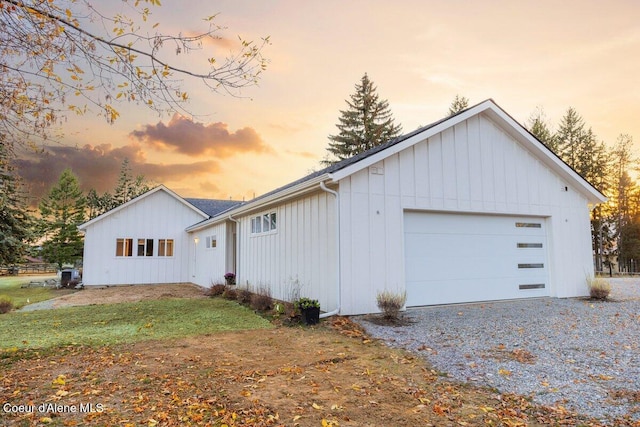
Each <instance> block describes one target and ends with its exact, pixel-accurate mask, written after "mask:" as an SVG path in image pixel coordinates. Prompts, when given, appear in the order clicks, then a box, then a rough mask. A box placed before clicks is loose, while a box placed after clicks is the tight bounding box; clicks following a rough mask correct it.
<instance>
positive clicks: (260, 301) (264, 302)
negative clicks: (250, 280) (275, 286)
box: [251, 288, 273, 311]
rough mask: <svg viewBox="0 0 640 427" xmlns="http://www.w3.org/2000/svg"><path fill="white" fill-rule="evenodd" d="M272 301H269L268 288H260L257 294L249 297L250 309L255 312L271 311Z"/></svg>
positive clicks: (269, 292) (269, 291) (269, 293)
mask: <svg viewBox="0 0 640 427" xmlns="http://www.w3.org/2000/svg"><path fill="white" fill-rule="evenodd" d="M272 306H273V300H272V299H271V290H270V289H269V288H260V289H258V293H256V294H253V295H252V296H251V308H253V309H254V310H257V311H267V310H271V307H272Z"/></svg>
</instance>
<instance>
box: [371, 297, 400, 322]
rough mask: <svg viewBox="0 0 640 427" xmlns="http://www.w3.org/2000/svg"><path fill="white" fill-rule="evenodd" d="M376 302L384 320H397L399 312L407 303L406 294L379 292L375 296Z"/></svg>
mask: <svg viewBox="0 0 640 427" xmlns="http://www.w3.org/2000/svg"><path fill="white" fill-rule="evenodd" d="M376 301H377V303H378V308H379V309H380V311H382V313H383V316H384V318H385V319H388V320H397V319H398V315H399V314H400V310H401V309H402V307H404V304H405V302H406V301H407V293H406V292H402V293H393V292H389V291H384V292H380V293H378V295H377V296H376Z"/></svg>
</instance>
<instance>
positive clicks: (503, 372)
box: [498, 369, 511, 377]
mask: <svg viewBox="0 0 640 427" xmlns="http://www.w3.org/2000/svg"><path fill="white" fill-rule="evenodd" d="M498 373H499V374H500V375H504V376H505V377H508V376H511V371H509V370H508V369H498Z"/></svg>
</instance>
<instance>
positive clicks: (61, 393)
mask: <svg viewBox="0 0 640 427" xmlns="http://www.w3.org/2000/svg"><path fill="white" fill-rule="evenodd" d="M67 394H69V392H68V391H66V390H58V391H57V392H56V396H66V395H67Z"/></svg>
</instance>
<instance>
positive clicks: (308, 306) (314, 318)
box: [296, 297, 320, 325]
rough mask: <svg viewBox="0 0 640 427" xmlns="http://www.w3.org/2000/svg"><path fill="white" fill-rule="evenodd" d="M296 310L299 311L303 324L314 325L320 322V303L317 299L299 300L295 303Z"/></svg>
mask: <svg viewBox="0 0 640 427" xmlns="http://www.w3.org/2000/svg"><path fill="white" fill-rule="evenodd" d="M296 308H297V309H298V310H300V314H302V319H303V320H304V323H305V324H307V325H315V324H317V323H318V322H319V321H320V303H319V302H318V300H317V299H310V298H305V297H303V298H300V299H299V300H298V301H296Z"/></svg>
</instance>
